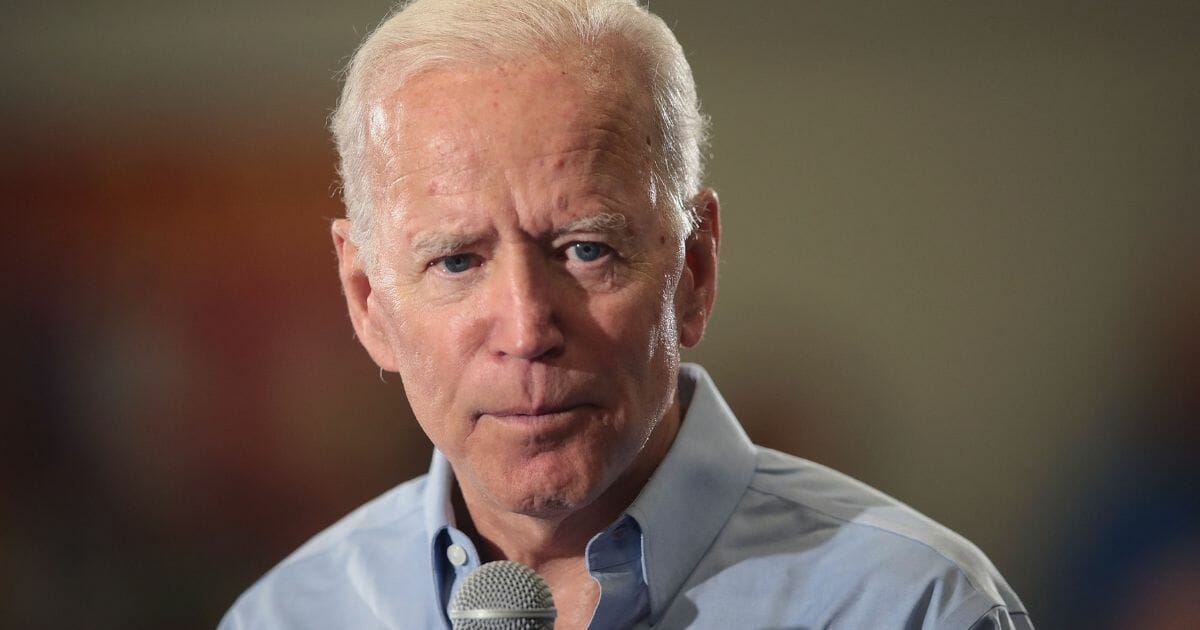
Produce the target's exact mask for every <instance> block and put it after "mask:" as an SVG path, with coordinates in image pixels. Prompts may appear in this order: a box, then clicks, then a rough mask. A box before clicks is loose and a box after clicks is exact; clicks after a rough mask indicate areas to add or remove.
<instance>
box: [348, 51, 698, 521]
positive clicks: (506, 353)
mask: <svg viewBox="0 0 1200 630" xmlns="http://www.w3.org/2000/svg"><path fill="white" fill-rule="evenodd" d="M617 76H618V75H617V74H615V73H613V72H611V71H610V69H609V68H607V67H604V66H603V65H600V64H596V65H594V66H589V65H585V64H578V65H568V66H556V65H553V64H550V63H545V62H537V61H533V62H528V63H514V64H508V65H503V66H454V67H451V68H447V69H440V70H435V71H432V72H429V73H425V74H422V75H418V76H416V77H414V78H412V79H411V80H410V81H409V82H408V83H407V84H406V85H405V87H404V88H403V89H402V90H401V91H399V92H398V93H396V94H394V95H392V96H391V97H389V98H385V99H383V100H381V101H380V102H379V104H378V106H379V108H380V109H379V110H378V111H376V113H375V114H374V115H373V116H372V117H371V120H372V122H373V123H374V125H375V128H374V129H373V133H375V134H376V135H377V136H378V138H379V139H377V143H378V145H377V146H376V155H375V158H376V161H375V170H374V177H375V181H376V182H377V189H376V196H375V204H376V209H377V212H378V215H377V216H378V218H379V220H380V223H379V226H378V227H379V229H378V231H377V233H378V235H379V241H378V243H377V245H378V248H379V249H378V251H379V256H378V269H377V270H376V273H374V274H373V275H372V277H371V279H370V287H369V291H367V292H366V293H365V294H364V295H363V297H362V299H361V300H359V301H360V302H361V304H362V310H363V316H362V322H363V323H362V324H361V326H360V324H359V321H358V319H359V318H357V317H356V318H355V319H356V327H359V330H358V332H359V337H360V339H361V340H362V341H363V343H364V345H366V346H367V349H368V351H369V352H370V353H371V354H372V356H373V357H374V358H375V359H376V361H377V362H379V363H380V365H381V366H382V367H384V368H385V369H389V370H395V371H396V372H398V373H399V374H400V376H401V379H402V380H403V383H404V388H405V392H406V393H407V395H408V399H409V402H410V404H411V405H412V409H413V412H414V414H415V415H416V417H417V419H418V421H419V422H420V423H421V426H422V428H423V429H424V430H425V432H426V434H427V435H428V436H429V438H430V439H431V440H432V441H433V443H434V444H435V445H436V446H437V447H438V449H439V450H441V451H442V453H443V454H445V456H446V457H447V459H448V460H449V461H450V463H451V465H452V466H453V468H454V470H455V473H456V475H457V477H458V479H459V482H460V484H461V487H462V489H463V493H464V495H465V496H467V498H468V500H469V501H471V500H482V501H485V502H487V503H489V504H490V505H491V506H493V507H495V508H499V509H502V510H506V511H511V512H518V513H523V514H529V515H535V516H550V515H556V514H560V515H561V514H568V513H570V512H572V511H574V510H577V509H579V508H581V507H583V506H585V505H587V504H589V503H590V502H592V501H593V500H595V499H596V498H597V497H599V496H600V495H601V494H602V493H603V492H604V491H605V490H606V489H608V488H609V487H611V486H612V485H613V484H614V483H615V482H617V481H618V480H619V479H620V478H621V476H622V475H623V474H625V473H627V471H629V470H631V469H632V468H633V467H635V464H636V463H637V462H638V461H640V460H639V457H640V458H645V457H648V455H646V451H648V450H650V449H646V450H643V445H645V444H647V441H648V440H649V439H650V438H651V435H652V433H655V431H654V430H655V427H656V425H658V424H659V421H660V420H661V419H662V418H663V417H664V415H666V416H667V418H668V421H669V422H677V421H678V420H677V414H678V408H677V407H676V406H673V402H674V392H675V386H676V373H677V368H678V363H679V352H678V351H679V345H680V342H681V341H683V342H684V343H688V344H691V343H695V342H696V341H698V340H699V336H700V334H701V333H702V331H703V326H704V321H705V319H706V312H705V311H706V310H707V307H708V306H709V305H710V304H711V294H710V293H705V291H711V288H712V287H697V286H696V285H697V282H696V279H695V277H694V274H693V269H692V267H693V264H692V260H691V259H692V256H691V254H688V255H685V244H684V242H683V241H682V240H681V238H680V237H679V236H678V235H676V234H674V233H673V231H672V230H671V228H670V227H669V226H670V222H668V221H666V220H664V218H663V217H662V214H661V212H662V211H661V210H659V209H658V208H657V207H656V206H657V200H656V198H655V196H656V195H655V190H654V187H653V184H652V183H651V182H652V179H651V175H650V174H651V158H652V155H653V154H652V151H653V150H655V147H652V146H651V145H652V144H653V143H654V142H655V141H654V140H653V138H656V137H657V135H656V134H655V133H654V131H653V128H652V127H651V124H650V122H649V120H650V118H649V116H648V114H649V103H648V102H644V101H645V100H646V99H645V97H644V96H637V97H634V96H631V95H632V94H635V93H636V92H635V91H634V89H632V88H633V86H631V85H630V84H629V82H628V81H625V80H620V79H619V78H616V77H617ZM382 121H388V122H382ZM380 184H381V185H380ZM712 205H713V209H714V211H715V200H714V201H713V202H712ZM337 231H338V226H336V225H335V240H336V239H337V237H336V233H337ZM338 245H339V254H341V256H342V264H343V282H347V283H348V284H347V286H346V288H347V297H348V299H350V300H351V302H352V304H351V310H352V315H353V314H354V309H355V306H354V303H353V302H354V301H355V300H356V296H357V295H358V293H362V291H361V290H359V289H355V287H354V286H352V285H353V284H354V280H353V279H352V278H351V279H349V280H348V279H347V277H348V276H347V270H346V266H347V256H346V255H345V253H343V252H342V249H343V247H344V244H343V243H342V242H341V241H339V242H338ZM351 266H352V265H351ZM351 275H353V269H351ZM364 278H365V276H364ZM363 282H365V280H363ZM704 282H706V281H704ZM704 282H701V284H704ZM360 289H361V283H360ZM706 298H707V302H706V301H705V300H706ZM363 327H365V328H363ZM681 333H682V335H681ZM665 424H667V423H664V425H665ZM655 435H657V434H656V433H655ZM664 448H665V447H664ZM654 457H661V453H656V454H655V455H654ZM656 461H657V460H655V463H656ZM652 466H653V464H651V467H652Z"/></svg>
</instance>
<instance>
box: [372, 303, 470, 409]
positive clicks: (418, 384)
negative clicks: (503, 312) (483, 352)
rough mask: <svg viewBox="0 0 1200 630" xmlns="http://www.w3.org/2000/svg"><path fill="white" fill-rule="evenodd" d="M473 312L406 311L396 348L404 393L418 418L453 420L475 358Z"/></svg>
mask: <svg viewBox="0 0 1200 630" xmlns="http://www.w3.org/2000/svg"><path fill="white" fill-rule="evenodd" d="M469 311H470V309H440V308H435V307H429V306H423V307H415V308H407V309H406V308H401V309H399V312H400V313H402V314H403V315H402V316H400V317H397V320H398V325H397V326H396V327H395V329H394V336H393V349H394V351H395V356H396V365H397V368H398V372H399V373H400V378H401V380H402V381H403V383H404V390H405V393H406V395H407V396H408V399H409V404H411V405H412V407H413V411H414V412H416V413H417V414H419V415H418V417H420V415H429V416H445V417H448V416H449V412H450V411H451V409H450V408H451V406H452V405H453V403H454V400H455V397H456V392H457V391H458V389H459V387H460V385H461V381H462V379H463V377H464V375H465V374H466V373H467V369H466V368H467V363H468V361H469V359H470V357H471V356H472V344H473V341H472V340H473V339H475V338H476V337H477V336H478V333H477V331H478V328H479V327H478V325H477V321H475V320H474V318H472V317H471V315H470V312H469Z"/></svg>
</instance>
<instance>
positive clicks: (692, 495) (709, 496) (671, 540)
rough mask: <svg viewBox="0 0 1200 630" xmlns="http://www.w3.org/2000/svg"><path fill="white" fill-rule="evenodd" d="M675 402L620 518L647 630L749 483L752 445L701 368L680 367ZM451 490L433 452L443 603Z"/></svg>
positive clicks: (434, 523)
mask: <svg viewBox="0 0 1200 630" xmlns="http://www.w3.org/2000/svg"><path fill="white" fill-rule="evenodd" d="M679 397H680V401H681V402H682V403H683V404H685V405H686V406H687V413H686V414H685V415H684V418H683V422H682V424H681V425H680V428H679V432H678V433H677V434H676V436H675V441H674V443H673V444H672V445H671V448H670V450H669V451H668V452H667V456H666V457H665V458H664V459H663V461H662V463H661V464H659V466H658V469H657V470H655V472H654V474H653V475H652V476H651V477H650V480H649V481H648V482H647V483H646V486H645V487H644V488H642V492H641V493H640V494H639V495H638V497H637V498H636V499H635V500H634V501H633V503H632V504H630V506H629V509H627V510H626V511H625V513H626V514H628V515H629V516H632V517H633V518H634V519H636V521H637V523H638V525H639V526H640V528H641V531H642V574H643V575H644V576H645V579H646V582H647V583H648V585H649V590H650V616H651V619H650V622H651V623H655V622H657V620H658V618H659V616H661V615H662V613H663V612H664V611H665V609H666V605H667V604H668V603H670V602H671V600H672V599H674V597H675V594H676V593H678V592H679V589H680V588H681V587H682V586H683V582H684V580H686V579H687V577H688V575H690V574H691V572H692V570H693V569H695V567H696V564H697V563H699V561H700V558H701V556H703V555H704V551H705V550H706V549H708V548H709V547H710V546H711V545H712V542H713V540H714V539H715V538H716V536H717V533H718V532H719V531H720V530H721V527H722V526H723V525H724V524H725V522H726V521H727V520H728V519H729V515H730V514H732V513H733V510H734V508H736V507H737V503H738V501H739V500H741V498H742V495H743V494H744V493H745V491H746V487H747V486H748V485H749V484H750V478H751V477H752V476H753V474H754V469H755V465H756V462H757V456H756V454H755V449H754V445H753V444H752V443H751V442H750V438H749V437H747V436H746V433H745V431H743V430H742V427H741V425H739V424H738V421H737V419H736V418H735V417H734V415H733V412H732V411H731V410H730V409H729V405H727V404H726V403H725V399H723V398H722V397H721V394H720V392H718V391H717V387H716V385H715V384H714V383H713V381H712V378H711V377H710V376H709V375H708V372H706V371H705V370H704V368H702V367H700V366H699V365H695V364H690V363H685V364H683V365H681V366H680V370H679ZM453 484H454V472H453V470H452V469H451V468H450V463H449V462H448V461H447V460H446V458H445V457H444V456H443V455H442V454H441V453H440V452H439V451H438V450H437V449H434V451H433V462H432V463H431V464H430V467H429V475H428V477H427V481H426V484H425V496H424V502H425V532H426V534H427V535H428V537H429V538H428V540H429V547H430V553H431V558H432V560H433V566H434V567H435V570H434V574H435V575H434V576H433V579H434V583H435V584H434V585H435V588H436V589H437V591H438V592H439V595H441V596H442V599H443V601H446V599H447V597H448V593H447V592H445V590H446V589H447V588H448V587H449V584H448V582H447V580H445V577H447V576H444V575H443V572H442V571H441V570H439V567H444V566H445V563H444V562H443V560H444V556H445V546H446V545H447V544H448V542H447V540H448V538H447V536H446V533H450V534H459V533H458V532H457V530H456V529H455V528H454V513H453V509H454V508H453V504H452V503H451V490H452V488H453ZM459 535H460V536H461V534H459ZM464 538H465V537H464ZM466 544H467V545H469V544H470V543H469V541H468V542H466ZM469 552H470V555H471V556H472V561H473V562H472V563H471V564H475V563H477V562H478V561H477V559H476V557H475V556H476V554H475V550H474V549H473V546H472V548H470V549H469Z"/></svg>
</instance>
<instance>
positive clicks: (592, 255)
mask: <svg viewBox="0 0 1200 630" xmlns="http://www.w3.org/2000/svg"><path fill="white" fill-rule="evenodd" d="M567 249H568V250H569V251H571V252H574V253H575V258H577V259H579V260H580V261H582V262H593V261H595V260H599V259H600V258H602V257H603V256H605V255H606V254H608V253H609V252H610V251H612V249H611V248H609V246H608V245H605V244H604V243H594V242H591V241H583V242H579V243H571V245H570V247H568V248H567Z"/></svg>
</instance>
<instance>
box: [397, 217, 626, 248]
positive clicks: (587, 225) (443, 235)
mask: <svg viewBox="0 0 1200 630" xmlns="http://www.w3.org/2000/svg"><path fill="white" fill-rule="evenodd" d="M628 225H629V219H628V218H626V216H625V215H624V214H621V213H619V212H604V213H600V214H594V215H592V216H588V217H583V218H580V219H576V220H574V221H571V222H570V223H567V224H566V225H563V226H562V227H560V228H558V229H556V230H554V234H553V238H557V237H560V236H562V235H564V234H571V233H573V232H604V233H619V232H621V231H623V230H624V229H625V228H626V227H627V226H628ZM482 238H483V237H482V235H479V234H466V233H454V232H423V233H421V234H417V235H416V236H414V237H413V240H412V251H413V252H414V253H415V254H416V255H417V256H418V257H420V258H421V259H434V258H441V257H443V256H449V255H451V254H454V253H455V252H457V251H459V250H462V249H463V248H466V247H468V246H470V245H472V244H474V243H478V242H479V241H480V240H481V239H482Z"/></svg>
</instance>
